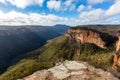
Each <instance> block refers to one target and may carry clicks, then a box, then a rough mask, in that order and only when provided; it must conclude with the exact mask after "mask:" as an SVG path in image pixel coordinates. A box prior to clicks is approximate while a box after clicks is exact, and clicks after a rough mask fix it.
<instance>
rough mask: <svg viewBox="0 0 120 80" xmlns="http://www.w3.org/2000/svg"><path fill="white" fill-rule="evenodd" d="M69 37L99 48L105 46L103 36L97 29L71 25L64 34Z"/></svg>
mask: <svg viewBox="0 0 120 80" xmlns="http://www.w3.org/2000/svg"><path fill="white" fill-rule="evenodd" d="M66 36H68V37H69V38H72V39H75V40H77V41H81V43H92V44H95V45H97V46H99V47H101V48H106V45H107V43H106V42H105V41H104V40H103V38H102V37H103V36H105V35H103V36H101V33H100V32H98V31H95V30H93V29H88V28H83V27H71V28H70V29H69V30H68V33H67V34H66Z"/></svg>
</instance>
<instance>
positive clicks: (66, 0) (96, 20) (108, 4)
mask: <svg viewBox="0 0 120 80" xmlns="http://www.w3.org/2000/svg"><path fill="white" fill-rule="evenodd" d="M119 22H120V0H0V25H48V26H49V25H56V24H66V25H71V26H76V25H88V24H120V23H119Z"/></svg>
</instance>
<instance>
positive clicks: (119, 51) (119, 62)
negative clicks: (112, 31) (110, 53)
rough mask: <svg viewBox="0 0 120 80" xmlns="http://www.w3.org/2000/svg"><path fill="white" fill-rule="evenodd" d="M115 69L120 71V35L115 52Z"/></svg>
mask: <svg viewBox="0 0 120 80" xmlns="http://www.w3.org/2000/svg"><path fill="white" fill-rule="evenodd" d="M112 68H113V70H117V71H120V36H118V41H117V42H116V53H115V54H114V63H113V66H112Z"/></svg>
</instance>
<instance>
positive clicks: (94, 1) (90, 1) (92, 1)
mask: <svg viewBox="0 0 120 80" xmlns="http://www.w3.org/2000/svg"><path fill="white" fill-rule="evenodd" d="M105 1H106V0H87V2H88V4H98V3H103V2H105Z"/></svg>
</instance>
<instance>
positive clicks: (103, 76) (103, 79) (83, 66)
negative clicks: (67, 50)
mask: <svg viewBox="0 0 120 80" xmlns="http://www.w3.org/2000/svg"><path fill="white" fill-rule="evenodd" d="M20 80H119V79H118V78H117V77H115V76H114V75H113V74H111V73H110V72H107V71H104V70H102V69H97V68H95V67H93V66H91V65H89V64H88V63H86V62H77V61H65V62H63V63H59V64H57V65H56V66H55V67H53V68H50V69H48V70H40V71H37V72H35V73H33V74H32V75H30V76H27V77H25V78H23V79H20Z"/></svg>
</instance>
